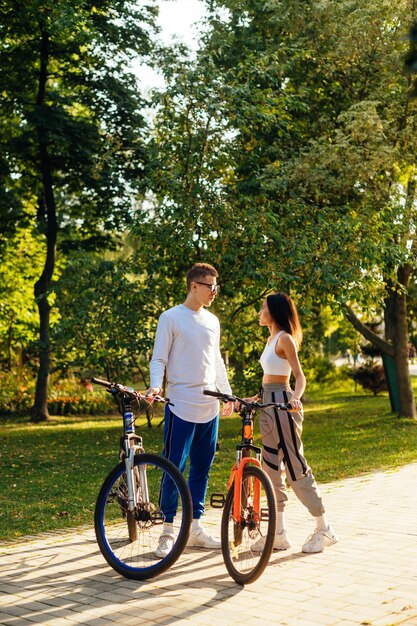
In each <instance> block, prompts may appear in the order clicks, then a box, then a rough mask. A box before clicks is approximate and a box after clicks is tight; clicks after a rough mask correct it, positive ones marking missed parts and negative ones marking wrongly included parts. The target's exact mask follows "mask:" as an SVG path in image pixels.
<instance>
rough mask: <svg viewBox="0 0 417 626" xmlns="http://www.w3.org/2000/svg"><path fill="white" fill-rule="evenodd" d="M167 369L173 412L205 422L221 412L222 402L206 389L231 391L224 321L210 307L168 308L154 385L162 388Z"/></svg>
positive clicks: (159, 334) (154, 364) (158, 334)
mask: <svg viewBox="0 0 417 626" xmlns="http://www.w3.org/2000/svg"><path fill="white" fill-rule="evenodd" d="M165 369H166V374H167V390H166V395H167V396H168V398H169V399H170V400H171V402H173V404H174V406H173V407H172V412H173V413H174V414H175V415H177V416H178V417H180V418H181V419H183V420H185V421H187V422H194V423H201V424H203V423H205V422H209V421H210V420H212V419H213V418H214V417H216V415H217V414H218V412H219V402H218V401H217V400H216V399H215V398H212V397H210V396H205V395H204V394H203V389H211V390H212V391H216V390H219V391H221V392H223V393H228V394H231V393H232V390H231V388H230V385H229V382H228V379H227V373H226V367H225V365H224V361H223V359H222V356H221V354H220V324H219V320H218V319H217V317H216V316H215V315H213V313H210V312H209V311H207V310H206V309H204V308H203V309H200V311H193V310H192V309H189V308H188V307H187V306H185V305H184V304H179V305H178V306H174V307H173V308H172V309H168V310H167V311H164V313H162V315H161V316H160V318H159V320H158V326H157V329H156V336H155V343H154V349H153V355H152V360H151V363H150V374H151V387H161V388H162V383H163V378H164V372H165Z"/></svg>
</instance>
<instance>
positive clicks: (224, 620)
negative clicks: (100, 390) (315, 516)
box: [0, 463, 417, 626]
mask: <svg viewBox="0 0 417 626" xmlns="http://www.w3.org/2000/svg"><path fill="white" fill-rule="evenodd" d="M416 483H417V463H414V464H410V465H407V466H405V467H402V468H399V469H397V470H395V471H387V472H377V473H374V474H369V475H366V476H361V477H357V478H349V479H347V480H344V481H340V482H337V483H329V484H327V485H321V491H322V494H323V498H324V501H325V504H326V509H327V511H328V516H329V519H330V520H331V523H332V525H333V527H334V528H335V530H336V532H337V533H338V535H339V538H340V541H339V543H338V544H336V545H335V546H332V547H331V548H328V549H327V550H325V552H323V553H321V554H316V555H305V554H303V553H302V552H301V546H302V544H303V542H304V540H305V538H306V537H307V536H308V535H309V534H310V533H311V531H312V529H313V527H314V521H313V520H312V519H311V518H310V516H309V514H308V512H307V511H306V510H305V509H304V508H303V506H302V505H301V504H300V503H299V502H298V501H297V499H296V498H295V496H294V494H293V493H291V492H290V494H289V497H290V500H289V503H288V508H287V515H286V518H287V520H288V524H289V531H288V532H289V535H290V537H291V539H292V541H293V547H292V548H291V549H290V550H287V551H285V552H283V553H274V554H273V555H272V557H271V562H270V564H269V565H268V567H267V568H266V570H265V572H264V573H263V574H262V576H261V577H260V578H259V579H258V581H256V582H255V583H253V584H252V585H247V586H245V587H241V586H240V585H237V584H235V582H234V581H233V580H232V579H231V578H230V576H229V575H228V573H227V571H226V568H225V566H224V563H223V560H222V556H221V553H219V552H218V551H213V552H209V551H198V550H191V549H187V550H186V551H185V552H184V554H183V555H182V556H181V557H180V559H179V560H178V561H177V563H176V564H175V565H174V566H173V567H172V568H171V570H170V571H169V572H166V573H164V574H162V575H161V576H159V577H157V578H155V579H151V580H148V581H132V580H127V579H124V578H123V577H121V576H119V575H118V574H116V572H114V571H113V570H111V569H110V568H109V566H108V565H107V564H106V562H105V561H104V559H103V557H102V556H101V554H100V552H99V551H98V549H97V545H96V543H95V540H94V533H93V531H92V529H91V528H81V529H78V530H73V529H72V530H71V531H68V532H67V531H65V532H61V533H60V532H54V533H47V534H43V535H39V536H34V537H29V538H26V539H20V540H19V541H17V542H11V543H10V542H9V543H8V544H0V561H1V567H0V624H1V625H2V626H3V624H4V626H33V625H34V624H42V626H76V625H79V624H85V625H86V626H112V625H114V624H117V625H118V626H130V625H132V626H133V625H135V626H136V625H137V623H138V622H143V623H146V624H147V626H171V625H172V624H174V623H175V626H229V625H232V624H234V623H237V622H238V623H239V624H241V625H242V626H246V625H248V626H249V625H250V626H261V625H262V626H264V624H265V623H274V624H279V625H280V626H333V625H334V626H361V625H362V626H364V624H365V623H368V624H370V625H371V626H392V625H393V624H397V625H400V624H401V626H404V625H405V626H417V591H416V589H417V571H416V566H415V564H416V562H417V524H416V521H417V517H416V511H417V490H416V489H415V484H416ZM393 494H395V498H393ZM220 518H221V512H220V511H218V510H210V509H209V510H208V512H207V514H206V516H205V525H206V526H207V528H209V529H210V531H211V532H213V533H214V534H219V526H220ZM393 528H394V529H395V533H393V532H392V529H393Z"/></svg>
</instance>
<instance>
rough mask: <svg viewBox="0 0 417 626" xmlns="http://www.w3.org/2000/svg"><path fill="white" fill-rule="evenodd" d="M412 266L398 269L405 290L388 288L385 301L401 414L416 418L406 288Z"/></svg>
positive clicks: (387, 334)
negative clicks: (410, 363)
mask: <svg viewBox="0 0 417 626" xmlns="http://www.w3.org/2000/svg"><path fill="white" fill-rule="evenodd" d="M410 273H411V267H410V266H409V265H404V266H403V267H400V268H399V270H398V282H399V284H400V285H401V286H402V287H403V288H404V289H403V290H401V291H400V290H394V289H392V288H389V289H388V296H387V298H386V301H385V334H386V337H387V338H388V337H389V338H390V340H391V341H392V344H393V346H394V361H395V368H396V372H397V385H398V391H399V396H400V415H402V416H403V417H413V418H414V419H416V417H417V414H416V404H415V400H414V394H413V389H412V387H411V376H410V370H409V364H408V359H409V350H408V344H409V335H408V321H407V295H406V291H405V290H406V288H407V286H408V281H409V278H410Z"/></svg>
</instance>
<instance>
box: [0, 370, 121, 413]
mask: <svg viewBox="0 0 417 626" xmlns="http://www.w3.org/2000/svg"><path fill="white" fill-rule="evenodd" d="M35 382H36V381H35V378H34V376H33V373H32V372H29V371H27V370H25V369H23V368H21V369H18V370H16V371H14V370H13V371H10V372H0V414H2V415H27V414H28V413H30V409H31V407H32V405H33V399H34V395H35ZM90 389H91V387H89V386H86V385H85V384H83V383H82V382H81V381H80V380H77V379H76V378H68V379H65V380H58V381H56V382H55V383H53V382H52V383H51V385H50V389H49V398H48V409H49V413H50V414H51V415H98V414H101V415H103V414H107V413H114V412H115V411H117V408H116V405H115V403H114V402H112V399H111V398H110V397H109V394H108V393H106V392H105V391H104V389H100V388H95V387H94V389H91V390H90Z"/></svg>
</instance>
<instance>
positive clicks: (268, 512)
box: [203, 389, 291, 585]
mask: <svg viewBox="0 0 417 626" xmlns="http://www.w3.org/2000/svg"><path fill="white" fill-rule="evenodd" d="M203 393H204V394H205V395H207V396H214V397H215V398H218V399H219V400H222V401H223V402H239V403H240V411H239V412H240V416H241V418H242V439H241V442H240V443H239V444H238V445H237V446H236V463H235V464H234V466H233V468H232V471H231V473H230V478H229V482H228V486H227V489H228V492H227V495H226V496H224V495H223V494H218V493H216V494H212V496H211V506H212V507H214V508H223V514H222V521H221V542H222V553H223V558H224V562H225V565H226V568H227V571H228V572H229V574H230V576H231V577H232V578H233V579H234V580H235V581H236V582H237V583H239V584H240V585H244V584H245V583H251V582H253V581H255V580H256V579H257V578H259V576H260V575H261V574H262V572H263V571H264V569H265V567H266V566H267V564H268V561H269V558H270V556H271V554H272V550H273V546H274V538H275V530H276V523H277V513H276V511H277V508H276V499H275V493H274V489H273V486H272V483H271V480H270V478H269V476H268V475H267V474H266V473H265V472H264V471H263V469H262V468H261V448H259V447H257V446H255V445H254V444H253V416H254V413H255V410H258V409H262V408H266V407H271V406H276V407H277V408H278V409H282V410H285V411H288V410H290V409H291V405H290V404H283V403H276V402H269V403H266V404H261V403H259V402H248V401H246V400H244V399H243V398H238V397H237V396H232V395H228V394H223V393H218V392H217V391H210V390H207V389H206V390H204V392H203ZM253 454H254V456H253Z"/></svg>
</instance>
